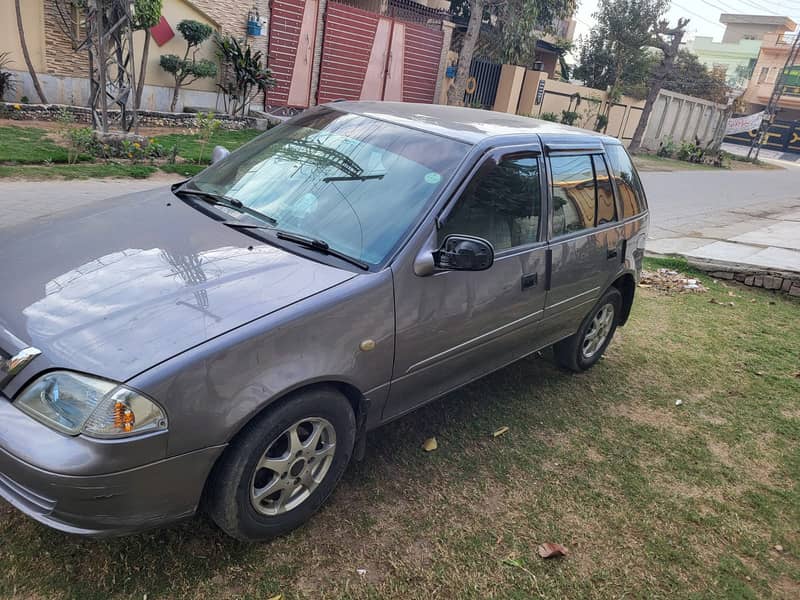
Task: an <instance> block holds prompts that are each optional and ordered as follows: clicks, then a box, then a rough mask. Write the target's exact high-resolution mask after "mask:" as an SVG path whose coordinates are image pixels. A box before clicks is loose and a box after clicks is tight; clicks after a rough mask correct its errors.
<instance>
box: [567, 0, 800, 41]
mask: <svg viewBox="0 0 800 600" xmlns="http://www.w3.org/2000/svg"><path fill="white" fill-rule="evenodd" d="M578 1H579V3H580V4H579V7H578V12H577V14H576V15H575V19H576V20H577V24H576V27H575V40H576V41H577V39H578V36H579V35H586V34H588V33H589V31H590V30H591V27H592V24H593V23H594V18H593V17H592V14H593V13H594V12H595V11H596V10H597V0H578ZM722 13H733V14H745V15H781V16H786V17H789V18H791V19H792V20H793V21H794V22H795V23H800V0H774V1H773V0H769V1H768V0H672V8H670V10H669V13H667V15H668V17H669V20H670V23H673V24H674V23H675V22H677V20H678V17H688V18H689V19H691V20H690V21H689V25H688V26H687V28H686V31H687V32H688V33H690V34H694V35H700V36H711V37H713V38H714V41H717V42H718V41H720V40H721V39H722V33H723V31H724V29H725V26H724V25H722V23H720V22H719V16H720V14H722Z"/></svg>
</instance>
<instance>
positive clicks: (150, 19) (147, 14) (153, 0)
mask: <svg viewBox="0 0 800 600" xmlns="http://www.w3.org/2000/svg"><path fill="white" fill-rule="evenodd" d="M163 9H164V0H136V1H135V2H134V5H133V30H134V31H138V30H142V31H144V44H143V45H142V61H141V63H140V64H141V66H140V67H139V81H137V82H136V98H135V101H134V106H135V107H136V109H139V108H140V107H141V106H142V94H143V93H144V80H145V77H146V76H147V59H148V58H149V56H150V39H151V37H152V35H151V34H150V28H151V27H155V26H156V25H158V22H159V21H160V20H161V11H162V10H163Z"/></svg>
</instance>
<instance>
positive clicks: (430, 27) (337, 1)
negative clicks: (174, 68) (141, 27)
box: [0, 0, 452, 110]
mask: <svg viewBox="0 0 800 600" xmlns="http://www.w3.org/2000/svg"><path fill="white" fill-rule="evenodd" d="M21 6H22V19H23V24H24V31H25V36H26V42H27V46H28V50H29V54H30V56H31V61H32V63H33V66H34V69H35V71H36V72H37V75H38V78H39V80H40V82H41V84H42V87H43V88H44V92H45V95H46V96H47V100H48V101H49V102H50V103H60V104H73V105H86V104H87V103H88V100H89V79H88V73H89V65H88V55H87V52H86V51H85V50H81V49H80V48H76V39H77V40H79V39H80V36H81V33H82V31H81V29H82V25H81V23H80V14H79V13H78V12H77V11H75V12H74V14H71V15H70V14H66V16H65V12H66V13H68V12H69V10H68V9H65V7H70V6H71V3H69V2H66V1H65V0H25V2H22V3H21ZM449 6H450V3H449V1H446V0H423V1H420V2H415V1H412V0H164V8H163V11H162V17H163V18H162V22H161V23H159V25H158V26H157V28H154V29H153V30H151V31H153V39H152V41H151V44H150V51H149V60H148V66H147V73H146V78H145V91H144V95H143V100H142V108H144V109H146V110H148V109H149V110H166V109H167V108H168V107H169V103H170V99H171V95H172V85H173V81H172V78H171V76H170V75H169V74H168V73H166V72H164V71H163V70H162V69H161V67H160V64H159V58H160V56H161V55H163V54H177V55H179V56H183V54H184V52H185V49H186V45H185V42H184V40H183V38H182V37H181V35H180V33H178V31H177V25H178V23H180V22H181V21H182V20H184V19H192V20H195V21H200V22H203V23H207V24H208V25H210V26H211V27H212V28H213V29H214V30H215V31H217V32H219V33H222V34H229V35H233V36H234V37H236V38H237V39H239V40H240V41H244V42H245V43H247V44H248V45H250V46H251V47H252V48H253V49H254V50H260V51H262V52H264V54H265V55H266V56H267V57H268V59H267V65H268V67H269V68H270V69H271V70H272V71H273V74H274V77H275V80H276V85H275V87H274V88H273V89H272V90H270V91H269V92H268V93H267V95H266V98H262V99H260V102H258V101H257V104H260V103H261V102H263V104H265V105H266V106H268V107H289V108H292V109H302V108H305V107H307V106H311V105H314V104H316V103H317V102H325V101H330V100H332V99H339V98H345V99H372V100H374V99H386V100H401V101H416V102H433V101H434V100H435V98H437V97H438V90H439V88H440V86H441V80H442V79H443V76H444V75H443V73H444V68H445V66H446V64H445V60H446V49H447V48H449V45H450V35H451V30H452V27H451V26H450V23H449V21H448V16H449V14H448V10H449ZM255 13H257V14H258V17H259V19H258V20H259V22H260V25H261V27H260V28H253V27H250V26H248V18H249V17H250V16H252V15H254V14H255ZM0 15H2V16H3V18H2V19H0V52H8V53H9V55H10V58H11V60H12V61H13V64H12V65H11V67H12V70H14V71H15V74H16V76H17V81H18V85H17V89H16V92H15V93H14V97H7V98H6V100H15V101H20V100H22V98H23V97H27V98H29V99H30V100H32V101H34V102H36V101H38V95H37V94H36V91H35V89H34V87H33V84H32V81H31V79H30V76H29V74H28V71H27V67H26V65H25V61H24V59H23V55H22V49H21V45H20V41H19V32H18V28H17V24H16V14H15V8H14V0H0ZM251 24H252V23H251ZM156 29H157V30H158V31H157V32H156ZM83 33H84V35H85V32H83ZM144 38H145V34H144V32H142V31H137V32H135V33H134V49H135V52H134V56H136V57H137V63H138V57H140V56H141V50H142V45H143V40H144ZM197 56H198V58H208V59H211V60H216V56H215V52H214V45H213V43H212V42H211V41H207V42H206V43H205V44H203V46H202V47H201V48H200V50H199V52H198V54H197ZM136 66H137V70H138V64H137V65H136ZM217 83H218V78H207V79H200V80H198V81H196V82H194V83H192V84H190V85H188V86H186V87H184V88H183V89H182V91H181V96H180V102H179V105H178V110H183V109H184V108H186V107H193V108H197V109H217V110H222V109H223V99H222V97H221V94H220V93H219V92H218V88H217ZM257 107H258V108H260V106H257Z"/></svg>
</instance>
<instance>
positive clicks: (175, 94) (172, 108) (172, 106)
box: [169, 83, 181, 112]
mask: <svg viewBox="0 0 800 600" xmlns="http://www.w3.org/2000/svg"><path fill="white" fill-rule="evenodd" d="M180 93H181V84H180V83H176V84H175V89H174V90H173V91H172V103H171V104H170V105H169V112H175V107H176V106H178V96H179V95H180Z"/></svg>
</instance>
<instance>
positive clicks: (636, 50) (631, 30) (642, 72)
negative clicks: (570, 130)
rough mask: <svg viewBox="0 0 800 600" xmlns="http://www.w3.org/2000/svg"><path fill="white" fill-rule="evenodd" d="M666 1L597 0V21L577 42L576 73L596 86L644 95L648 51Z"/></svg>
mask: <svg viewBox="0 0 800 600" xmlns="http://www.w3.org/2000/svg"><path fill="white" fill-rule="evenodd" d="M668 8H669V0H600V3H599V6H598V10H597V12H596V13H594V17H595V19H596V20H597V24H596V26H595V28H594V29H592V32H591V33H590V34H589V37H588V39H586V38H583V39H582V40H581V43H580V48H581V49H580V57H579V58H580V60H579V62H580V65H579V66H578V68H577V69H576V70H575V76H576V77H578V78H580V79H582V80H583V81H584V82H585V84H586V85H588V86H590V87H593V88H597V89H603V90H604V89H608V88H610V89H611V95H612V97H619V96H620V95H622V94H623V93H629V94H631V95H635V96H643V95H644V94H645V85H646V82H647V80H648V78H649V75H650V69H651V67H652V63H653V59H652V57H651V56H650V54H649V47H650V46H652V40H653V36H654V32H655V31H656V29H657V27H658V22H659V19H660V18H661V16H662V15H663V14H664V13H665V12H666V11H667V9H668Z"/></svg>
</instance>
